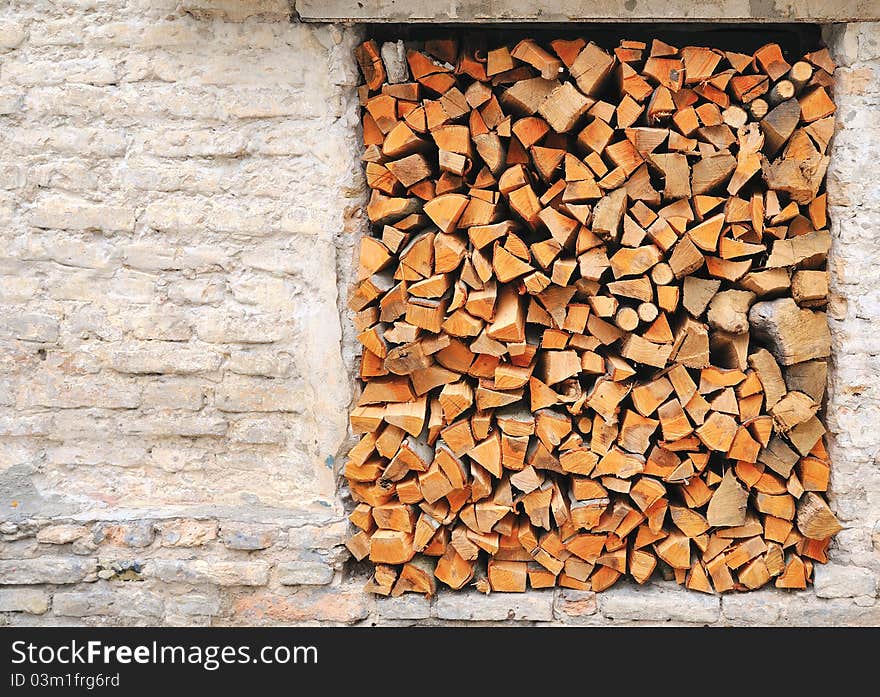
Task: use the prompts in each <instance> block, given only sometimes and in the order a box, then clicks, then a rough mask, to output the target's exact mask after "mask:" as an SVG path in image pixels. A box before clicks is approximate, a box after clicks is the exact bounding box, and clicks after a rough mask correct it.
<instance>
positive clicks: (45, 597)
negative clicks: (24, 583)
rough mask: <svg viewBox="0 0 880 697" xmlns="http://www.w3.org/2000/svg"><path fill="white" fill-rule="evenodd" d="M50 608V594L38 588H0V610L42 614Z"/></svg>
mask: <svg viewBox="0 0 880 697" xmlns="http://www.w3.org/2000/svg"><path fill="white" fill-rule="evenodd" d="M48 609H49V594H48V593H47V592H46V591H44V590H38V589H36V588H0V612H26V613H28V614H30V615H42V614H43V613H44V612H46V610H48Z"/></svg>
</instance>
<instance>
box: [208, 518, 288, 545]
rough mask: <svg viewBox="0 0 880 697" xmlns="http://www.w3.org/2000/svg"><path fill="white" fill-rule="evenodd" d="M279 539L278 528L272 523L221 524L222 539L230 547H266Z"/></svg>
mask: <svg viewBox="0 0 880 697" xmlns="http://www.w3.org/2000/svg"><path fill="white" fill-rule="evenodd" d="M277 539H278V529H277V528H275V527H273V526H270V525H256V524H252V523H224V524H222V525H221V526H220V541H221V542H222V543H223V544H224V545H225V546H226V547H228V548H229V549H244V550H248V551H254V550H258V549H266V548H267V547H271V546H272V545H273V544H275V541H276V540H277Z"/></svg>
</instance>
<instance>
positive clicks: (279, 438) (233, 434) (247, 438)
mask: <svg viewBox="0 0 880 697" xmlns="http://www.w3.org/2000/svg"><path fill="white" fill-rule="evenodd" d="M288 431H289V424H288V421H287V419H285V418H283V417H278V416H246V417H244V418H241V419H236V420H235V421H232V422H230V424H229V439H230V440H231V441H233V442H236V443H255V444H257V443H262V444H268V443H283V442H284V440H285V437H286V434H287V432H288Z"/></svg>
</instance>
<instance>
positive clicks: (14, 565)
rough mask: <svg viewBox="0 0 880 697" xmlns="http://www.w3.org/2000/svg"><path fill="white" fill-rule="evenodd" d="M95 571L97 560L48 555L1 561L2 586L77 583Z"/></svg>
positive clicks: (0, 577) (0, 580)
mask: <svg viewBox="0 0 880 697" xmlns="http://www.w3.org/2000/svg"><path fill="white" fill-rule="evenodd" d="M95 571H96V560H95V559H82V558H79V557H52V556H48V555H44V556H41V557H39V558H38V559H2V560H0V585H7V586H16V585H18V586H24V585H36V584H41V583H51V584H54V585H62V584H67V583H77V582H78V581H82V580H84V579H85V578H86V577H87V576H88V575H89V574H92V573H94V572H95Z"/></svg>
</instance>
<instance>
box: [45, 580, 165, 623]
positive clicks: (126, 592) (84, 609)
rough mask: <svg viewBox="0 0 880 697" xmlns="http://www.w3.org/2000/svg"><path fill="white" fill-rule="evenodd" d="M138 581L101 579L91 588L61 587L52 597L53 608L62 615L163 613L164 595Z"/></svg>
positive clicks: (154, 615) (140, 615)
mask: <svg viewBox="0 0 880 697" xmlns="http://www.w3.org/2000/svg"><path fill="white" fill-rule="evenodd" d="M138 585H139V584H134V583H125V584H121V585H118V586H115V587H107V586H106V585H104V584H103V583H99V584H97V585H96V586H94V587H91V588H88V589H87V590H76V591H59V592H57V593H55V596H54V597H53V598H52V612H53V613H55V614H56V615H59V616H61V617H95V616H105V617H126V618H151V619H156V618H158V617H161V616H162V611H163V607H164V601H163V599H162V596H161V595H160V594H159V593H156V592H153V591H148V590H145V589H143V588H139V587H138Z"/></svg>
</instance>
